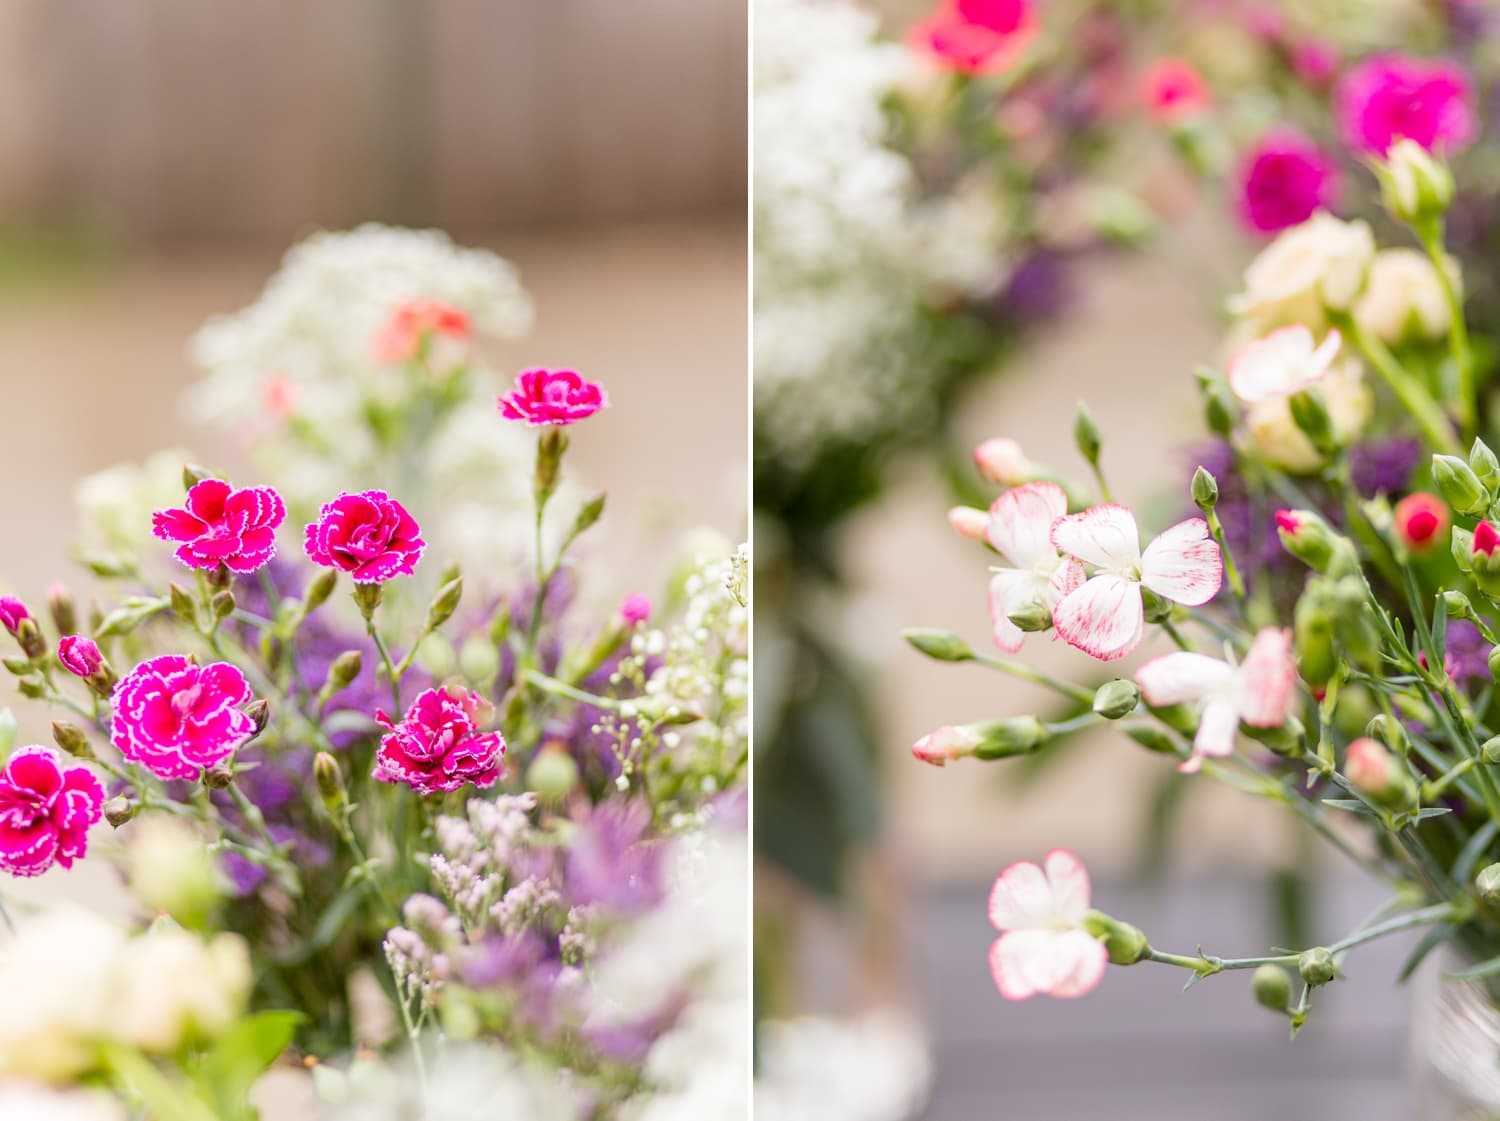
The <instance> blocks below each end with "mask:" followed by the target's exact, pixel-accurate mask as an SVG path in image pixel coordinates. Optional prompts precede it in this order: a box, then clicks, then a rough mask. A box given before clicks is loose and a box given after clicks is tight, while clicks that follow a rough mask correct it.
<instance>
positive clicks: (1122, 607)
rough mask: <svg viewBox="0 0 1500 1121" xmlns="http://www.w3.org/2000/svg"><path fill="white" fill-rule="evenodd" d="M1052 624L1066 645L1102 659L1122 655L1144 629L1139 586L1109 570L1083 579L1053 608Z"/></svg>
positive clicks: (1108, 659)
mask: <svg viewBox="0 0 1500 1121" xmlns="http://www.w3.org/2000/svg"><path fill="white" fill-rule="evenodd" d="M1052 625H1053V626H1054V627H1055V628H1056V629H1057V633H1058V635H1059V636H1060V637H1061V638H1062V640H1063V641H1064V642H1066V643H1067V644H1068V645H1069V646H1074V647H1077V648H1078V649H1079V650H1082V651H1083V652H1084V653H1086V654H1091V655H1093V656H1094V657H1095V658H1098V659H1099V660H1100V661H1102V662H1112V661H1114V660H1115V659H1116V658H1123V657H1124V656H1125V655H1126V654H1129V653H1130V652H1131V651H1132V650H1134V649H1135V648H1136V647H1137V646H1139V645H1140V644H1141V637H1142V635H1144V634H1145V630H1146V621H1145V609H1144V606H1143V604H1142V602H1141V588H1140V585H1139V584H1137V583H1136V582H1135V581H1134V580H1127V579H1125V578H1124V577H1123V576H1114V575H1111V574H1109V573H1104V574H1102V575H1099V576H1095V577H1093V578H1092V579H1090V580H1086V581H1084V583H1083V585H1082V586H1081V587H1079V588H1078V589H1077V590H1076V591H1072V592H1069V593H1068V594H1067V595H1066V596H1064V597H1063V598H1062V600H1061V601H1060V602H1059V603H1058V605H1057V606H1056V607H1055V608H1053V610H1052Z"/></svg>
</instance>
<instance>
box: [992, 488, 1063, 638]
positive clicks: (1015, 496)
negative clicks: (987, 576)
mask: <svg viewBox="0 0 1500 1121" xmlns="http://www.w3.org/2000/svg"><path fill="white" fill-rule="evenodd" d="M1067 512H1068V496H1067V495H1066V494H1065V493H1064V492H1063V489H1062V487H1060V486H1058V485H1057V484H1056V483H1045V482H1043V483H1026V484H1024V485H1022V486H1018V487H1015V488H1014V489H1012V490H1008V491H1006V492H1005V493H1004V494H1002V495H1001V496H1000V497H999V498H997V499H995V501H994V502H993V503H992V504H991V505H990V514H989V522H988V524H987V526H986V530H985V535H986V537H987V538H988V539H989V543H990V544H991V545H993V546H994V547H995V551H996V552H998V553H999V554H1000V556H1001V557H1002V558H1003V559H1004V560H1005V562H1006V565H1007V566H1008V567H997V568H996V569H995V575H994V577H993V578H992V579H991V580H990V622H991V624H992V625H993V631H994V636H995V645H996V646H998V647H1000V649H1001V650H1004V651H1006V652H1007V653H1010V654H1014V653H1015V652H1016V651H1017V650H1019V649H1021V645H1022V643H1024V642H1025V641H1026V632H1025V631H1023V630H1021V628H1020V627H1018V626H1016V625H1015V624H1014V623H1012V622H1011V621H1010V616H1011V615H1013V614H1015V612H1017V611H1018V610H1020V609H1021V608H1023V607H1030V606H1031V605H1032V604H1037V605H1039V606H1041V607H1042V608H1044V609H1045V610H1047V611H1048V612H1051V611H1053V610H1054V609H1056V607H1057V605H1058V603H1059V602H1060V601H1061V600H1062V598H1063V597H1064V596H1066V595H1067V594H1068V593H1069V592H1071V591H1073V590H1074V589H1075V588H1077V587H1078V586H1079V585H1080V584H1082V583H1083V565H1081V564H1079V563H1078V562H1077V561H1076V560H1074V559H1073V558H1072V557H1067V556H1063V555H1062V554H1061V553H1059V552H1058V550H1057V549H1056V547H1054V546H1053V544H1052V526H1053V523H1055V522H1056V521H1057V519H1058V518H1061V517H1062V516H1063V515H1064V514H1066V513H1067Z"/></svg>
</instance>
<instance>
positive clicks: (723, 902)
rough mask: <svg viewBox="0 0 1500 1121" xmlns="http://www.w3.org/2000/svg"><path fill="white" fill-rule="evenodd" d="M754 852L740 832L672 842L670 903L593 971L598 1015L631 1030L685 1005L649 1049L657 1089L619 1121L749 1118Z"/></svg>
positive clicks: (650, 1078)
mask: <svg viewBox="0 0 1500 1121" xmlns="http://www.w3.org/2000/svg"><path fill="white" fill-rule="evenodd" d="M749 875H750V871H749V850H748V845H747V843H746V840H745V837H744V835H743V833H741V832H739V831H729V830H719V829H705V830H700V831H698V832H695V833H691V834H686V835H684V836H682V837H679V838H677V839H676V840H674V841H673V842H672V852H671V854H670V857H669V861H668V865H667V896H666V898H665V899H664V900H663V902H662V905H661V906H659V907H657V908H655V909H654V910H652V911H651V912H649V913H648V914H647V915H645V916H644V917H643V918H641V919H640V920H638V921H637V922H636V923H634V924H633V925H632V926H631V927H630V928H629V929H628V930H627V931H626V932H624V935H623V937H622V938H621V939H620V940H619V941H618V942H617V943H616V944H615V946H614V947H613V948H612V949H609V950H607V951H603V952H601V955H600V959H599V961H598V964H597V988H596V998H597V1000H598V1001H599V1005H598V1007H597V1009H596V1012H595V1015H596V1017H597V1018H598V1019H599V1020H601V1021H610V1020H613V1021H615V1022H619V1023H631V1022H635V1021H638V1020H639V1019H640V1018H641V1017H644V1016H649V1015H652V1014H654V1013H658V1012H660V1011H662V1010H663V1009H665V1008H666V1007H668V1006H669V1005H671V1004H672V1003H673V1002H674V1001H678V1000H681V999H682V998H683V997H684V996H686V997H687V1003H686V1005H685V1006H683V1008H682V1011H681V1012H680V1013H679V1014H678V1016H677V1018H676V1019H675V1021H674V1023H673V1026H672V1028H671V1030H670V1031H668V1032H666V1033H665V1034H664V1035H662V1036H661V1037H660V1038H659V1039H657V1041H656V1042H655V1043H654V1044H653V1045H652V1048H651V1051H650V1053H649V1054H648V1055H647V1057H646V1063H645V1077H646V1081H647V1084H648V1085H649V1086H650V1087H651V1088H652V1092H651V1093H649V1094H642V1095H640V1096H638V1097H637V1098H635V1099H633V1100H632V1101H631V1102H629V1103H627V1104H626V1105H625V1107H624V1108H623V1109H622V1111H621V1114H620V1116H621V1118H622V1121H698V1119H699V1118H705V1117H713V1118H716V1119H718V1118H722V1119H723V1121H738V1119H740V1118H746V1117H748V1116H749V1108H750V1103H749V1080H750V1048H749V1045H748V1043H747V1033H748V1028H749V1019H750V994H749V979H748V977H747V976H746V968H745V963H746V961H747V960H748V955H749V952H750V933H749V930H750V896H749V884H750V879H749Z"/></svg>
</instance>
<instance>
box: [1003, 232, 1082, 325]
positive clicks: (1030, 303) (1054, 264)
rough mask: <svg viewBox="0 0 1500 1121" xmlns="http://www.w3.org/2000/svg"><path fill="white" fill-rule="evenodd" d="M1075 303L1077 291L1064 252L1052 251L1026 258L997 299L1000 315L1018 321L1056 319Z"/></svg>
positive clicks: (1028, 321)
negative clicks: (1074, 292) (1073, 287)
mask: <svg viewBox="0 0 1500 1121" xmlns="http://www.w3.org/2000/svg"><path fill="white" fill-rule="evenodd" d="M1072 302H1073V290H1072V285H1071V283H1070V278H1069V276H1068V271H1067V268H1066V262H1065V261H1064V259H1063V257H1062V255H1061V254H1059V253H1056V252H1051V251H1048V250H1041V251H1039V252H1036V253H1033V254H1032V255H1031V256H1029V257H1027V258H1026V259H1025V260H1023V261H1022V262H1021V263H1020V264H1019V265H1018V266H1016V269H1015V271H1014V272H1012V273H1011V274H1010V279H1009V281H1007V283H1006V284H1005V285H1004V286H1003V287H1002V288H1001V289H1000V292H999V295H998V296H996V298H995V303H994V310H995V311H996V312H997V313H998V314H999V316H1000V318H1002V319H1004V320H1006V321H1008V322H1014V323H1028V324H1030V323H1036V322H1038V321H1039V320H1046V319H1054V318H1056V317H1057V316H1059V315H1061V314H1062V313H1063V312H1064V311H1066V310H1067V307H1068V305H1069V304H1071V303H1072Z"/></svg>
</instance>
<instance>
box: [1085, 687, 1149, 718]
mask: <svg viewBox="0 0 1500 1121" xmlns="http://www.w3.org/2000/svg"><path fill="white" fill-rule="evenodd" d="M1140 700H1141V691H1140V689H1139V688H1138V687H1137V686H1136V683H1135V682H1134V681H1127V680H1125V679H1124V678H1116V679H1115V680H1114V681H1106V682H1105V683H1104V684H1103V685H1101V686H1099V688H1098V690H1097V691H1096V692H1095V693H1094V711H1095V712H1096V713H1098V714H1099V715H1100V716H1102V717H1104V719H1106V720H1118V719H1120V718H1121V717H1122V716H1129V715H1130V714H1131V713H1132V712H1134V711H1135V706H1136V705H1138V704H1139V703H1140Z"/></svg>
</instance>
